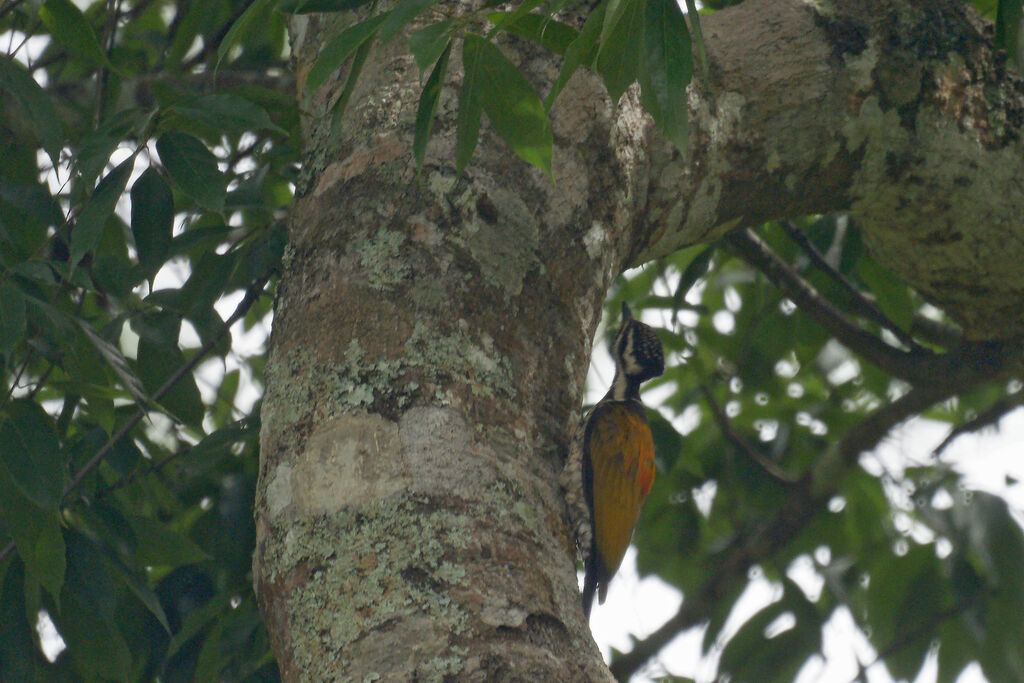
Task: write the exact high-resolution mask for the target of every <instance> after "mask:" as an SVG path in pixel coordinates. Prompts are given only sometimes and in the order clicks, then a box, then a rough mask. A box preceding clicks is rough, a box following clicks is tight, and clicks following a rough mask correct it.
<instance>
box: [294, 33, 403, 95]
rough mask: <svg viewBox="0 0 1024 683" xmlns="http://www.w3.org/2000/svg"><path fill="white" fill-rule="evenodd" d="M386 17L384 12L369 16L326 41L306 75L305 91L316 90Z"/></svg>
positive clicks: (369, 36) (311, 91)
mask: <svg viewBox="0 0 1024 683" xmlns="http://www.w3.org/2000/svg"><path fill="white" fill-rule="evenodd" d="M386 18H387V15H386V14H378V15H376V16H373V17H370V18H369V19H367V20H366V21H361V22H359V23H358V24H356V25H355V26H349V27H348V28H347V29H345V30H344V31H342V32H341V33H339V34H338V35H337V36H335V37H334V38H331V39H330V40H329V41H327V44H326V45H324V47H323V49H322V50H320V55H319V56H318V57H317V58H316V61H315V62H314V63H313V66H312V67H310V69H309V73H308V74H307V75H306V86H305V90H306V92H307V93H310V94H312V93H314V92H316V91H317V89H319V88H320V86H321V85H323V84H324V82H325V81H326V80H327V79H328V78H330V76H331V74H333V73H334V72H336V71H337V70H338V69H340V68H341V66H342V64H344V63H345V61H346V60H347V59H348V58H349V57H351V56H352V54H353V53H354V52H355V51H356V50H357V49H358V48H359V47H360V46H361V45H362V44H363V43H364V42H366V41H367V40H369V39H370V38H372V37H373V35H374V34H375V33H376V32H377V29H378V28H379V27H380V25H381V24H382V23H383V22H384V20H385V19H386Z"/></svg>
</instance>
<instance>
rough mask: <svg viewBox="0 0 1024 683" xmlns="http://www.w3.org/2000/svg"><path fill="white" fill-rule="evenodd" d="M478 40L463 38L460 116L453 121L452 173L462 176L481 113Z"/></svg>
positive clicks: (477, 136) (478, 128)
mask: <svg viewBox="0 0 1024 683" xmlns="http://www.w3.org/2000/svg"><path fill="white" fill-rule="evenodd" d="M480 45H481V41H472V42H471V41H468V40H467V41H465V42H463V45H462V65H463V70H464V72H465V73H464V74H463V76H462V88H461V89H460V90H459V115H458V118H457V120H456V124H455V174H456V175H458V176H461V175H462V172H463V171H464V170H465V169H466V165H467V164H469V160H470V159H472V158H473V151H474V150H475V149H476V143H477V140H478V139H479V138H480V116H481V114H482V112H483V100H482V97H483V95H482V92H483V87H482V85H481V83H480V81H481V78H482V69H481V68H480V59H481V57H480Z"/></svg>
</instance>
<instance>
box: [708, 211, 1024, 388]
mask: <svg viewBox="0 0 1024 683" xmlns="http://www.w3.org/2000/svg"><path fill="white" fill-rule="evenodd" d="M727 241H728V243H729V244H730V245H731V246H732V247H733V248H734V249H735V251H736V252H737V253H738V254H739V255H740V257H741V258H743V260H745V261H746V262H747V263H749V264H750V265H752V266H754V267H755V268H757V269H758V270H760V271H761V272H762V273H764V275H765V276H766V277H767V278H768V279H769V280H771V281H772V282H773V283H775V285H776V286H777V287H779V288H780V289H782V290H784V291H785V292H786V294H787V296H789V298H790V299H792V300H793V302H794V303H795V304H796V305H797V306H798V307H799V308H800V310H801V311H802V312H803V313H804V314H806V315H808V316H810V317H811V318H813V319H814V320H816V321H817V322H818V323H819V324H820V325H821V326H822V327H824V328H825V329H826V330H827V331H828V332H829V333H830V334H832V336H834V337H835V338H836V339H838V340H839V341H840V342H841V343H842V344H843V345H844V346H846V347H847V348H849V349H850V350H852V351H854V352H856V353H858V354H860V355H861V356H864V357H865V358H866V359H868V360H869V361H871V362H872V363H874V364H875V365H877V366H878V367H879V368H880V369H882V370H883V371H885V372H886V373H887V374H890V375H892V376H894V377H898V378H900V379H904V380H906V381H908V382H911V383H913V384H921V385H942V386H947V387H950V386H952V387H961V388H962V387H963V386H966V385H968V384H971V383H972V382H974V381H975V380H978V379H984V378H990V377H993V376H994V375H995V373H997V372H1000V371H1002V369H1003V367H1004V366H1005V363H1006V360H1007V359H1008V357H1009V356H1010V354H1011V353H1012V349H1013V346H1014V345H1013V344H1012V343H1009V342H1007V343H1003V342H974V343H970V344H968V343H964V344H961V345H960V347H959V348H958V349H957V350H956V351H955V352H951V353H946V354H942V355H939V354H935V353H932V352H931V351H928V350H927V349H918V350H916V351H903V350H902V349H897V348H895V347H893V346H889V345H888V344H886V343H885V342H883V341H882V340H880V339H879V338H878V337H876V336H875V335H873V334H871V333H869V332H867V331H865V330H863V329H861V328H860V327H859V326H857V325H856V324H855V323H853V322H852V321H851V320H850V319H849V318H847V317H846V315H845V314H844V313H843V312H842V311H840V310H839V309H838V308H836V306H835V305H834V304H833V303H832V302H831V301H829V300H828V299H825V298H824V297H823V296H821V294H819V293H818V291H817V290H816V289H814V287H813V286H812V285H811V284H810V283H809V282H807V281H806V280H804V279H803V278H802V277H801V276H800V274H799V273H797V272H796V271H795V270H793V268H792V267H791V266H790V265H789V264H788V263H786V262H785V261H783V260H782V259H781V258H779V256H778V255H776V254H775V252H773V251H772V250H771V247H769V246H768V245H767V244H766V243H765V242H764V241H763V240H762V239H761V238H760V237H758V236H757V235H756V234H754V232H753V231H751V230H738V231H736V232H734V233H733V234H732V235H730V236H729V238H728V239H727Z"/></svg>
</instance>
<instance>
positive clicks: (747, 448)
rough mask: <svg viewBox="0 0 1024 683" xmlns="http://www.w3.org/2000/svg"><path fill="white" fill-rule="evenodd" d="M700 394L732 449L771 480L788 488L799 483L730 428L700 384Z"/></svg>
mask: <svg viewBox="0 0 1024 683" xmlns="http://www.w3.org/2000/svg"><path fill="white" fill-rule="evenodd" d="M699 389H700V393H701V394H702V395H703V396H704V400H705V401H707V403H708V407H710V408H711V415H712V416H713V417H714V418H715V423H716V424H717V425H718V428H719V429H720V430H721V431H722V435H723V436H724V437H725V440H726V441H728V442H729V443H731V444H732V445H733V447H734V448H735V449H736V450H737V451H739V452H740V453H741V454H743V455H745V456H746V457H747V459H748V460H750V461H751V462H753V463H754V464H756V465H757V466H758V467H759V468H761V469H762V470H763V471H764V472H765V474H767V475H768V476H769V477H771V478H772V479H775V480H776V481H778V482H780V483H782V484H785V485H786V486H790V485H792V484H795V483H796V482H798V481H800V478H799V477H796V476H794V475H792V474H790V473H789V472H786V471H785V470H784V469H782V468H781V467H779V466H778V465H776V464H775V463H774V462H772V461H771V460H769V459H768V458H766V457H764V456H763V455H762V454H761V452H760V451H758V450H757V449H756V448H754V447H753V446H751V445H750V444H749V443H748V442H747V440H746V439H744V438H743V435H742V434H740V433H738V432H737V431H736V430H735V429H733V427H732V423H730V422H729V418H728V417H727V416H726V414H725V411H723V410H722V407H721V406H720V405H718V401H716V400H715V397H714V395H713V394H712V393H711V390H710V389H708V388H707V386H706V385H705V384H704V383H703V382H702V383H701V384H700V385H699Z"/></svg>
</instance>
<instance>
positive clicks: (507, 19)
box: [485, 0, 541, 40]
mask: <svg viewBox="0 0 1024 683" xmlns="http://www.w3.org/2000/svg"><path fill="white" fill-rule="evenodd" d="M540 3H541V0H524V2H520V3H519V5H518V6H517V7H516V8H515V9H514V10H512V11H511V12H492V13H491V14H489V15H488V16H487V18H488V19H489V20H490V22H491V23H492V24H494V28H492V29H491V30H490V31H488V32H487V35H486V36H485V37H486V38H487V40H493V39H494V36H496V35H497V34H498V33H499V32H500V31H503V30H505V28H506V25H508V24H513V23H515V22H516V21H518V20H519V19H521V18H522V17H525V16H526V15H527V14H529V13H530V12H532V11H533V10H534V9H536V8H537V6H538V5H540ZM494 4H496V5H498V4H501V3H494Z"/></svg>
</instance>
